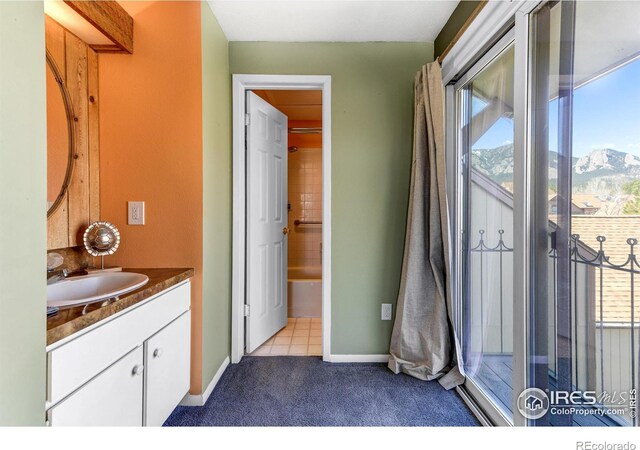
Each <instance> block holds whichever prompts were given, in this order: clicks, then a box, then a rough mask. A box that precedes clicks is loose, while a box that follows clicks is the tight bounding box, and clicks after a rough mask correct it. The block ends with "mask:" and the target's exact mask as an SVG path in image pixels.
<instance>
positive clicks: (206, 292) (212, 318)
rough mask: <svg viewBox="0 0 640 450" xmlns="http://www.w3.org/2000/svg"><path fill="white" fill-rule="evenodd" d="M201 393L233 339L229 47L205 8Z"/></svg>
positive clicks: (203, 41) (209, 12)
mask: <svg viewBox="0 0 640 450" xmlns="http://www.w3.org/2000/svg"><path fill="white" fill-rule="evenodd" d="M202 130H203V202H204V205H203V208H204V210H203V239H202V240H203V246H204V248H203V279H202V285H203V286H202V303H203V305H202V306H203V318H202V320H203V324H202V339H203V343H202V389H203V390H204V389H206V388H207V386H208V385H209V383H210V382H211V380H212V379H213V376H214V375H215V373H216V371H217V370H218V368H219V367H220V365H221V364H222V362H223V361H224V359H225V358H226V357H227V356H229V352H230V346H231V344H230V339H231V337H230V336H231V331H230V328H231V313H230V311H231V81H230V78H229V43H228V42H227V39H226V38H225V36H224V34H223V32H222V29H221V28H220V26H219V25H218V22H217V20H216V18H215V16H214V15H213V13H212V12H211V9H210V8H209V6H208V4H206V3H203V4H202Z"/></svg>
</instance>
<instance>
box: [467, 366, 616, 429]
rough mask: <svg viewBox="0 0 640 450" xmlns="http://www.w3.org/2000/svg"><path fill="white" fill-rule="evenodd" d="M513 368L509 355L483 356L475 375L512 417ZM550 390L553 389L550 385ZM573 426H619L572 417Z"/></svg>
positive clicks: (605, 419) (606, 420)
mask: <svg viewBox="0 0 640 450" xmlns="http://www.w3.org/2000/svg"><path fill="white" fill-rule="evenodd" d="M512 379H513V366H512V357H511V355H484V357H483V360H482V364H481V366H480V369H479V370H478V372H477V373H476V375H475V381H477V382H479V384H480V385H481V386H482V388H483V389H484V390H485V391H486V392H487V393H488V394H490V395H491V397H493V398H494V399H495V400H496V401H497V403H498V405H499V407H500V408H501V409H502V410H503V411H508V412H509V415H512V413H513V411H512V404H511V402H512V390H513V389H512V387H511V380H512ZM550 380H551V379H550ZM550 387H551V389H553V388H554V386H553V384H551V386H550ZM573 426H581V427H606V426H620V424H619V423H618V422H617V421H615V420H613V419H611V418H610V417H602V416H597V415H574V416H573Z"/></svg>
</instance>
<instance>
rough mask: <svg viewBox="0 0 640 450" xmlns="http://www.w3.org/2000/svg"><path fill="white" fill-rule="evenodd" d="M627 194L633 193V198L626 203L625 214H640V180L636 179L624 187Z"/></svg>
mask: <svg viewBox="0 0 640 450" xmlns="http://www.w3.org/2000/svg"><path fill="white" fill-rule="evenodd" d="M622 190H623V191H624V193H625V194H630V195H633V199H632V200H630V201H628V202H627V204H626V205H624V209H623V210H622V212H623V213H624V214H634V215H635V214H640V180H634V181H631V182H629V183H627V184H625V185H624V186H623V187H622Z"/></svg>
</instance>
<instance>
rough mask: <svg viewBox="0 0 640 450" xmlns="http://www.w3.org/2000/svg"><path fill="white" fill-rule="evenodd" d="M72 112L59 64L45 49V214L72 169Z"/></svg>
mask: <svg viewBox="0 0 640 450" xmlns="http://www.w3.org/2000/svg"><path fill="white" fill-rule="evenodd" d="M74 135H75V129H74V115H73V108H72V106H71V97H70V96H69V92H68V91H67V88H66V86H65V84H64V79H63V78H62V76H61V74H60V71H59V70H58V66H56V63H55V61H54V60H53V58H52V57H51V55H50V54H49V52H47V216H50V215H51V214H52V213H53V212H54V211H55V210H56V208H58V206H59V205H60V203H62V200H63V199H64V197H65V194H66V191H67V188H68V187H69V183H70V182H71V173H72V171H73V161H74V154H75V139H74Z"/></svg>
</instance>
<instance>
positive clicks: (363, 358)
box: [326, 355, 389, 363]
mask: <svg viewBox="0 0 640 450" xmlns="http://www.w3.org/2000/svg"><path fill="white" fill-rule="evenodd" d="M326 361H328V362H332V363H386V362H387V361H389V355H329V358H328V359H327V360H326Z"/></svg>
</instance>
